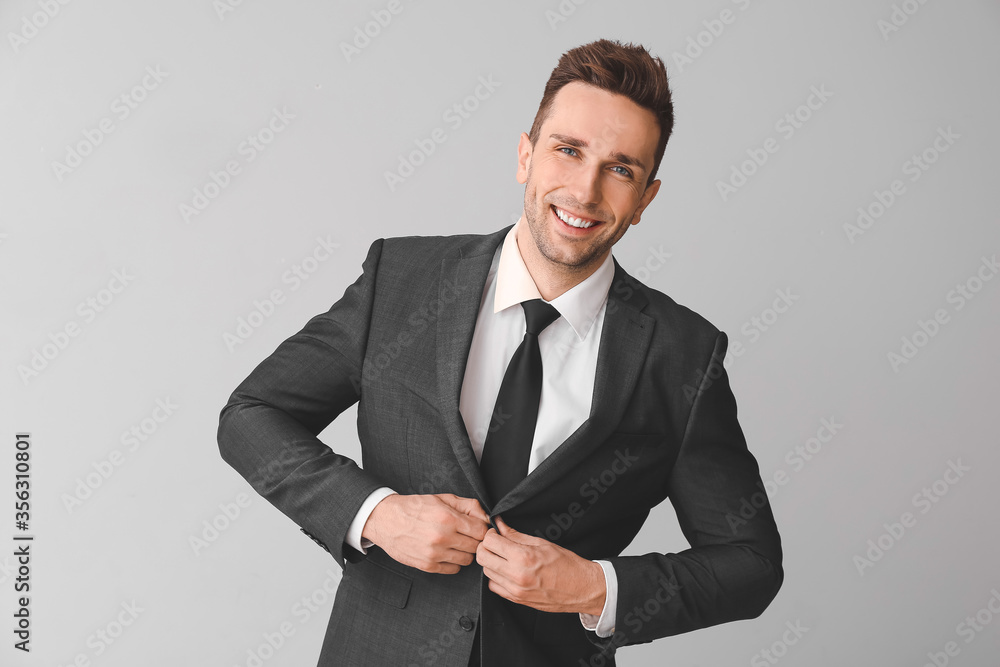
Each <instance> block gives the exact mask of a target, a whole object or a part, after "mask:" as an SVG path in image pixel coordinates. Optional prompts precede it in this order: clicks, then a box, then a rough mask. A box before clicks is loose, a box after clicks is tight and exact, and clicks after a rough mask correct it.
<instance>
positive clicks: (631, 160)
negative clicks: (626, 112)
mask: <svg viewBox="0 0 1000 667" xmlns="http://www.w3.org/2000/svg"><path fill="white" fill-rule="evenodd" d="M549 138H550V139H555V140H556V141H558V142H559V143H561V144H569V145H570V146H575V147H576V148H587V147H588V144H587V142H586V141H584V140H583V139H577V138H576V137H570V136H568V135H565V134H550V135H549ZM609 157H611V159H613V160H615V161H616V162H621V163H622V164H627V165H628V166H630V167H635V168H636V169H640V170H642V172H643V173H645V171H646V166H645V165H644V164H643V163H642V162H641V161H640V160H639V158H635V157H632V156H631V155H629V154H627V153H622V152H621V151H615V152H613V153H610V154H609Z"/></svg>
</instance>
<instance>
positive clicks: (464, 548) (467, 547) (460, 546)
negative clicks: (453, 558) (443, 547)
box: [447, 533, 480, 554]
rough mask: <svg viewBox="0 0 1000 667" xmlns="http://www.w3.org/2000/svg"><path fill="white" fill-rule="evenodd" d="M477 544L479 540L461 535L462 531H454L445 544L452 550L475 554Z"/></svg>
mask: <svg viewBox="0 0 1000 667" xmlns="http://www.w3.org/2000/svg"><path fill="white" fill-rule="evenodd" d="M479 544H480V541H479V540H477V539H475V538H472V537H469V536H468V535H463V534H462V533H455V534H454V535H453V536H452V539H451V540H450V541H449V543H448V545H447V546H448V548H450V549H451V550H452V551H460V552H462V553H467V554H475V553H476V550H477V549H478V548H479Z"/></svg>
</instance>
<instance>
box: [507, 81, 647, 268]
mask: <svg viewBox="0 0 1000 667" xmlns="http://www.w3.org/2000/svg"><path fill="white" fill-rule="evenodd" d="M659 136H660V128H659V126H658V125H657V122H656V117H655V116H654V115H653V113H652V112H651V111H649V110H648V109H643V108H642V107H640V106H639V105H637V104H636V103H635V102H633V101H632V100H630V99H628V98H627V97H624V96H622V95H616V94H614V93H609V92H607V91H605V90H602V89H600V88H596V87H594V86H591V85H588V84H585V83H580V82H573V83H570V84H567V85H566V86H563V88H562V89H560V91H559V92H558V93H556V96H555V98H554V100H553V103H552V107H551V109H550V113H549V117H548V118H547V119H546V120H545V122H544V123H543V124H542V127H541V130H540V131H539V134H538V140H537V145H535V146H532V145H531V141H530V140H529V138H528V135H527V134H522V135H521V141H520V143H519V144H518V168H517V181H518V183H524V184H525V190H524V215H525V218H526V220H527V223H528V228H529V229H530V232H531V238H532V240H533V241H534V243H526V242H525V241H526V239H525V238H524V237H521V238H520V239H519V243H518V246H519V248H520V250H521V254H522V255H529V256H530V257H526V258H525V261H526V263H528V264H529V267H530V265H531V261H530V260H535V264H536V266H537V265H539V262H541V263H543V264H544V265H545V266H546V267H547V268H548V269H549V270H555V271H556V272H557V273H559V274H563V275H567V276H569V275H576V276H580V275H583V276H584V277H586V276H588V275H590V274H591V273H593V271H594V270H596V269H597V267H598V266H600V264H601V262H603V261H604V258H605V257H607V254H608V253H609V252H610V251H611V246H613V245H614V244H615V243H616V242H617V241H618V239H620V238H621V237H622V236H623V235H624V234H625V231H626V230H627V229H628V226H629V225H634V224H636V223H638V222H639V218H640V216H641V214H642V211H643V209H645V208H646V206H647V205H648V204H649V202H650V201H652V199H653V197H654V196H655V195H656V192H657V190H659V187H660V181H653V182H652V183H650V184H649V186H648V187H647V186H646V180H647V177H648V175H649V173H650V171H651V170H652V168H653V154H654V151H655V150H656V143H657V140H658V139H659ZM591 223H592V224H591ZM588 225H589V226H588Z"/></svg>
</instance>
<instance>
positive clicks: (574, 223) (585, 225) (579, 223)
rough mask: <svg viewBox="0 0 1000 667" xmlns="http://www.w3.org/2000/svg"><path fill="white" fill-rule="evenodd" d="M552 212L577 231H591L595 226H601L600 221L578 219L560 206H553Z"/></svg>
mask: <svg viewBox="0 0 1000 667" xmlns="http://www.w3.org/2000/svg"><path fill="white" fill-rule="evenodd" d="M551 208H552V211H553V212H554V213H555V214H556V217H557V218H559V219H560V220H562V221H563V222H564V223H566V224H567V225H569V226H570V227H575V228H577V229H590V228H591V227H594V226H595V225H599V224H601V221H600V220H591V219H589V218H578V217H576V216H575V215H572V214H570V213H569V212H568V211H564V210H563V209H561V208H559V207H558V206H555V205H553V206H552V207H551Z"/></svg>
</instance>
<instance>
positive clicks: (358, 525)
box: [344, 486, 396, 554]
mask: <svg viewBox="0 0 1000 667" xmlns="http://www.w3.org/2000/svg"><path fill="white" fill-rule="evenodd" d="M395 493H396V492H395V491H393V490H392V489H390V488H389V487H387V486H383V487H380V488H378V489H375V490H374V491H372V492H371V494H370V495H369V496H368V497H367V498H365V502H363V503H361V509H359V510H358V513H357V515H355V517H354V521H352V522H351V525H350V526H348V528H347V537H345V538H344V542H346V543H347V546H350V547H354V548H355V549H357V550H358V551H360V552H361V553H363V554H367V553H368V547H370V546H372V541H371V540H366V539H363V538H362V537H361V531H363V530H364V529H365V524H366V523H367V522H368V517H370V516H371V514H372V512H373V511H374V510H375V506H376V505H378V504H379V503H380V502H382V501H383V500H385V499H386V498H387V497H388V496H391V495H395Z"/></svg>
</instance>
